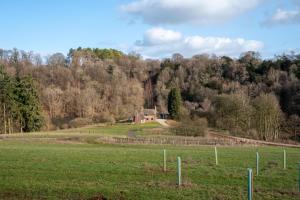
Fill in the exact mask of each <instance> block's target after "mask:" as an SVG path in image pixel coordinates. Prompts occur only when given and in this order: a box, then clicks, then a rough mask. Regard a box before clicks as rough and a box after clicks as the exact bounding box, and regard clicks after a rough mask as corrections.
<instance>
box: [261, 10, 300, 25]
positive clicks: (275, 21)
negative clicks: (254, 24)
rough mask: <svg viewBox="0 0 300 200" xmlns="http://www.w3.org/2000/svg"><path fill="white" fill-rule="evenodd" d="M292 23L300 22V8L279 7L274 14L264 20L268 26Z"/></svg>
mask: <svg viewBox="0 0 300 200" xmlns="http://www.w3.org/2000/svg"><path fill="white" fill-rule="evenodd" d="M290 23H300V9H296V10H284V9H277V10H276V12H275V13H274V14H273V15H272V16H270V17H268V18H267V20H266V21H265V22H264V24H265V25H267V26H273V25H279V24H290Z"/></svg>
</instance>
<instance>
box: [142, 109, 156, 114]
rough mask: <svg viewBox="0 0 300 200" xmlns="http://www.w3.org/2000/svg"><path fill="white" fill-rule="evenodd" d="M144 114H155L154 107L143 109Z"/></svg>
mask: <svg viewBox="0 0 300 200" xmlns="http://www.w3.org/2000/svg"><path fill="white" fill-rule="evenodd" d="M143 112H144V115H156V110H155V109H144V111H143Z"/></svg>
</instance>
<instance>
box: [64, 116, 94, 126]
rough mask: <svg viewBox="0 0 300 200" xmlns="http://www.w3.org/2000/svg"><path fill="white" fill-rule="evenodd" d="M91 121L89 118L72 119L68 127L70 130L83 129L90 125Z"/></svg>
mask: <svg viewBox="0 0 300 200" xmlns="http://www.w3.org/2000/svg"><path fill="white" fill-rule="evenodd" d="M92 123H93V120H91V119H89V118H76V119H73V120H71V121H70V122H69V126H70V127H71V128H79V127H83V126H86V125H89V124H92Z"/></svg>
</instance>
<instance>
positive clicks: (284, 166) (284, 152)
mask: <svg viewBox="0 0 300 200" xmlns="http://www.w3.org/2000/svg"><path fill="white" fill-rule="evenodd" d="M283 169H286V151H285V149H284V150H283Z"/></svg>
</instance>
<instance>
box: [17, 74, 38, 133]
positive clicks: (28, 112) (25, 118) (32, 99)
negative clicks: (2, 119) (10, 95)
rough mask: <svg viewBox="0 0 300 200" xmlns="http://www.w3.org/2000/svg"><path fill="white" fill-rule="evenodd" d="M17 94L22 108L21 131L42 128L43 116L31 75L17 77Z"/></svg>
mask: <svg viewBox="0 0 300 200" xmlns="http://www.w3.org/2000/svg"><path fill="white" fill-rule="evenodd" d="M15 94H16V98H17V102H18V104H19V109H20V120H21V121H20V122H21V127H22V129H21V131H25V132H31V131H38V130H40V128H41V127H42V126H43V117H42V112H41V107H40V102H39V97H38V94H37V90H36V88H35V85H34V83H33V80H32V79H31V78H30V77H25V78H17V81H16V90H15Z"/></svg>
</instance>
